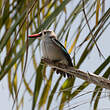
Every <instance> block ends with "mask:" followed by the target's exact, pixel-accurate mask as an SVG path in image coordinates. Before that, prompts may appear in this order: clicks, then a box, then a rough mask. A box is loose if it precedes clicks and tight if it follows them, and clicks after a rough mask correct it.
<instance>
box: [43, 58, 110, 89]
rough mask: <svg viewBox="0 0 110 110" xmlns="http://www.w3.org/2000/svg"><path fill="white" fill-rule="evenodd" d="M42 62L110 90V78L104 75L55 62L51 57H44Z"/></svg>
mask: <svg viewBox="0 0 110 110" xmlns="http://www.w3.org/2000/svg"><path fill="white" fill-rule="evenodd" d="M42 62H44V63H46V64H48V65H50V66H51V67H52V68H57V69H59V70H62V71H64V72H66V73H69V74H71V75H73V76H76V77H78V78H80V79H83V80H86V81H88V82H89V83H93V84H95V85H97V86H100V87H101V88H105V89H109V90H110V80H108V79H106V78H104V77H101V76H98V75H96V74H94V73H86V72H83V71H81V70H79V69H75V68H74V67H69V66H67V65H64V64H61V63H55V62H53V61H51V60H49V59H45V58H44V59H42Z"/></svg>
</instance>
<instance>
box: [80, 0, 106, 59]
mask: <svg viewBox="0 0 110 110" xmlns="http://www.w3.org/2000/svg"><path fill="white" fill-rule="evenodd" d="M82 3H83V13H84V17H85V19H86V23H87V26H88V28H89V31H90V34H91V36H92V39H93V41H94V43H95V45H96V48H97V50H98V52H99V56H102V57H103V58H104V59H105V57H104V56H103V54H102V53H101V51H100V49H99V47H98V45H97V43H96V40H95V37H94V35H93V33H92V30H91V28H90V25H89V22H88V19H87V16H86V12H85V8H84V0H82Z"/></svg>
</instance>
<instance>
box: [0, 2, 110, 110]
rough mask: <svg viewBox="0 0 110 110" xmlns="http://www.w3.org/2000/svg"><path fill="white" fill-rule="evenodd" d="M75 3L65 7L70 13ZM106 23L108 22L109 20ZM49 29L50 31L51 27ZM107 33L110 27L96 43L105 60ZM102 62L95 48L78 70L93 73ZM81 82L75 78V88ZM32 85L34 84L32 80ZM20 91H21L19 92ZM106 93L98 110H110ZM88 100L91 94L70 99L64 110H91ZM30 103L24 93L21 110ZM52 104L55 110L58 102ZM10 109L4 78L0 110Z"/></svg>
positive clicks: (109, 38)
mask: <svg viewBox="0 0 110 110" xmlns="http://www.w3.org/2000/svg"><path fill="white" fill-rule="evenodd" d="M109 1H110V0H106V4H105V6H106V10H107V9H108V8H109V7H110V4H108V3H109ZM75 3H76V1H74V0H73V1H72V2H70V3H69V4H68V5H67V9H68V10H70V12H71V10H72V8H73V4H74V5H75ZM78 20H79V21H80V16H79V18H78ZM108 21H109V22H110V19H109V20H108ZM93 22H94V21H90V24H92V23H93ZM77 24H78V22H77V23H76V24H74V29H76V28H77ZM50 29H51V30H52V27H51V28H50ZM86 33H87V30H86V29H85V31H84V32H83V33H82V34H81V36H82V37H81V38H80V40H79V41H78V44H80V43H81V41H83V39H84V37H85V35H86ZM109 33H110V26H109V27H108V28H107V29H106V31H105V32H104V33H103V35H102V37H101V38H100V39H99V40H98V43H97V44H98V46H99V48H100V50H101V52H102V53H103V55H104V56H105V58H107V56H109V55H110V35H109ZM56 34H57V32H56ZM71 34H73V33H72V32H71V33H70V35H71ZM35 42H37V41H35ZM60 42H61V43H62V44H64V41H63V40H61V41H60ZM68 46H69V44H68ZM68 46H67V47H68ZM82 48H83V47H82ZM29 51H30V52H31V49H29ZM80 53H81V51H80V52H79V57H80ZM36 54H38V53H36ZM28 56H29V55H28ZM79 57H77V60H78V58H79ZM30 58H31V57H30V56H29V57H28V66H29V67H30V64H31V63H30ZM40 58H41V56H40V53H39V60H40ZM103 61H104V60H103V59H102V58H100V57H99V54H98V51H97V49H96V47H95V48H94V49H93V50H92V52H91V54H90V55H89V56H88V57H87V59H86V61H85V62H84V64H83V65H82V66H81V67H80V69H81V70H82V71H85V72H87V71H89V72H93V71H94V70H95V69H96V68H97V67H98V66H99V65H100V64H101V63H102V62H103ZM108 66H110V64H109V65H108ZM31 70H32V68H31ZM31 70H30V68H27V69H26V72H27V74H26V75H27V76H26V78H27V79H29V78H30V73H31ZM54 77H55V80H53V82H52V83H53V84H54V82H55V81H56V79H57V78H58V76H57V75H56V74H54ZM64 80H65V79H64V78H63V79H62V81H61V83H62V82H64ZM82 82H83V80H81V79H79V78H77V81H76V82H75V83H76V84H75V87H78V85H80V84H81V83H82ZM32 84H34V79H33V83H32ZM43 84H45V81H43ZM22 86H23V85H22ZM32 87H33V85H32ZM75 87H74V88H75ZM93 87H95V86H94V85H93V84H91V85H90V86H89V87H87V88H86V89H85V90H84V91H83V93H86V92H88V91H93ZM21 91H23V90H21ZM83 93H81V94H83ZM108 93H109V91H108V90H104V91H103V93H102V94H103V95H102V96H104V98H101V99H100V102H99V106H98V107H99V108H98V110H109V109H110V99H109V97H108V96H107V95H108ZM56 95H57V93H56ZM90 99H91V93H89V94H86V95H84V96H82V97H79V98H75V99H72V101H70V103H69V104H65V107H64V110H68V108H70V109H73V108H74V110H79V109H80V110H92V108H91V107H90ZM31 103H32V98H31V97H30V96H29V94H27V93H26V95H25V104H24V109H23V110H30V109H31ZM83 103H85V104H83ZM52 104H53V106H52V110H57V109H58V108H57V107H58V104H59V102H57V103H52ZM27 105H28V106H27ZM76 105H80V106H79V107H75V106H76ZM11 107H12V98H10V96H9V91H8V83H7V77H5V78H3V80H2V81H1V82H0V110H11Z"/></svg>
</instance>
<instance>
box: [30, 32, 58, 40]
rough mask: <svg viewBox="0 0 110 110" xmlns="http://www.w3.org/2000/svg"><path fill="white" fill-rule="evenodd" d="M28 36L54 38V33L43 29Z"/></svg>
mask: <svg viewBox="0 0 110 110" xmlns="http://www.w3.org/2000/svg"><path fill="white" fill-rule="evenodd" d="M28 37H29V38H38V39H45V38H50V37H55V38H56V35H55V33H54V32H53V31H50V30H43V31H41V32H39V33H38V34H33V35H29V36H28Z"/></svg>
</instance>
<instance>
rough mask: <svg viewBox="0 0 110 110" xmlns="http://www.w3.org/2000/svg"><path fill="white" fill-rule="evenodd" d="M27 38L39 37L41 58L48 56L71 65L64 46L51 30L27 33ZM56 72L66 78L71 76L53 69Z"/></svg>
mask: <svg viewBox="0 0 110 110" xmlns="http://www.w3.org/2000/svg"><path fill="white" fill-rule="evenodd" d="M28 37H29V38H38V39H41V40H42V42H41V49H42V54H43V58H48V59H49V60H51V61H54V62H59V63H63V64H65V65H67V66H70V67H73V64H72V60H71V57H70V55H69V53H68V52H67V50H66V48H65V47H64V46H63V45H62V44H61V43H60V42H59V41H58V40H57V37H56V34H55V33H54V32H53V31H51V30H43V31H41V32H39V33H38V34H33V35H29V36H28ZM54 70H55V71H56V73H57V74H59V73H60V74H61V75H63V76H64V77H65V76H66V75H67V77H68V78H71V77H73V76H72V75H70V74H68V73H65V72H63V71H61V70H59V69H55V68H54Z"/></svg>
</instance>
